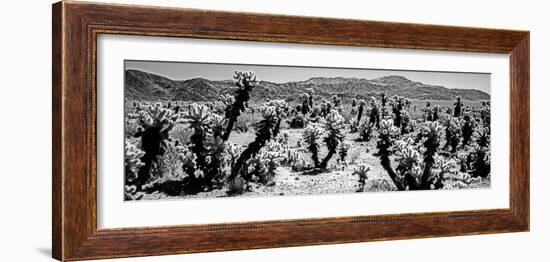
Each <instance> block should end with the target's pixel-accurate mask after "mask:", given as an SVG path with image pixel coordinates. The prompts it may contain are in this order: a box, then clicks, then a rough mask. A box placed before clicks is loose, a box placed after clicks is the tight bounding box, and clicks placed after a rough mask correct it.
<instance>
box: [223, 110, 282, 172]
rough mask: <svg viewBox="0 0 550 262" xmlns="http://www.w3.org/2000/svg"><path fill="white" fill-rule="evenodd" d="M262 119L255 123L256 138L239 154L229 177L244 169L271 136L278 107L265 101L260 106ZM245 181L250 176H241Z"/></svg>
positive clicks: (275, 122)
mask: <svg viewBox="0 0 550 262" xmlns="http://www.w3.org/2000/svg"><path fill="white" fill-rule="evenodd" d="M260 112H261V113H262V117H263V119H262V120H261V121H260V122H258V123H257V124H256V130H257V131H256V138H255V139H254V141H253V142H252V143H250V144H249V145H248V147H247V148H246V149H245V150H244V151H243V152H242V154H241V155H240V156H239V158H238V159H237V161H236V162H235V165H234V166H233V168H232V170H231V177H230V178H235V177H237V176H238V175H240V174H241V173H242V172H243V171H245V170H244V167H245V165H246V163H247V161H248V160H249V159H250V158H252V157H254V156H255V155H256V154H257V153H258V152H259V151H260V149H261V148H262V147H263V146H264V145H265V144H266V143H267V142H268V141H269V140H270V139H271V138H273V134H274V131H275V130H276V128H277V123H278V121H279V119H280V115H279V114H278V112H279V109H278V108H277V106H276V105H272V104H270V103H267V104H266V105H263V106H262V107H260ZM243 178H244V179H245V180H246V181H248V180H250V178H251V177H250V176H246V177H243Z"/></svg>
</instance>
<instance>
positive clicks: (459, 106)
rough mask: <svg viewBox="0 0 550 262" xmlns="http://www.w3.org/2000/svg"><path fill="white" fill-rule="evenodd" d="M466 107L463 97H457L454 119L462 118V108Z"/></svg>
mask: <svg viewBox="0 0 550 262" xmlns="http://www.w3.org/2000/svg"><path fill="white" fill-rule="evenodd" d="M463 106H464V103H463V102H462V97H461V96H456V102H455V103H454V113H453V116H454V117H461V116H462V107H463Z"/></svg>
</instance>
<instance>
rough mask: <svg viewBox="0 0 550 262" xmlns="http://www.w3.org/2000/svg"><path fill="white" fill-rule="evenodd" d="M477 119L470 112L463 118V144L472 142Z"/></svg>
mask: <svg viewBox="0 0 550 262" xmlns="http://www.w3.org/2000/svg"><path fill="white" fill-rule="evenodd" d="M475 125H476V123H475V121H474V120H473V118H472V117H471V116H470V115H469V114H465V115H464V118H463V120H462V146H463V147H465V146H467V145H468V144H470V141H471V140H472V135H473V134H474V128H475Z"/></svg>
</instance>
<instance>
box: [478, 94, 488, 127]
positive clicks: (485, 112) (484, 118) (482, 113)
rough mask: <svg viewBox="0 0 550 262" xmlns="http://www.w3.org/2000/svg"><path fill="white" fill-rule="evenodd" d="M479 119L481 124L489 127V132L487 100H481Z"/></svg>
mask: <svg viewBox="0 0 550 262" xmlns="http://www.w3.org/2000/svg"><path fill="white" fill-rule="evenodd" d="M479 114H480V117H481V120H482V121H483V126H484V127H485V128H489V132H491V129H490V127H491V104H490V103H489V102H488V101H487V102H481V109H480V111H479Z"/></svg>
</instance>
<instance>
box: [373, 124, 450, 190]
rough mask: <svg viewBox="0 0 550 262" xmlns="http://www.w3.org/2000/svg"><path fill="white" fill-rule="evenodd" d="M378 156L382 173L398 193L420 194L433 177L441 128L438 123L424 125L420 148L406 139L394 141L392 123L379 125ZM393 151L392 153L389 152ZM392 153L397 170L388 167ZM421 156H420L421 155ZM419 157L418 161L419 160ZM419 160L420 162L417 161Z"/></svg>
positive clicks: (431, 181) (395, 132)
mask: <svg viewBox="0 0 550 262" xmlns="http://www.w3.org/2000/svg"><path fill="white" fill-rule="evenodd" d="M379 131H380V134H379V140H378V153H377V155H378V156H379V157H380V163H381V165H382V167H383V168H384V169H385V170H386V172H387V173H388V175H389V176H390V178H391V179H392V181H393V182H394V184H395V186H396V187H397V189H398V190H421V189H430V188H432V187H433V184H434V183H435V182H436V181H434V179H435V177H434V176H433V175H432V173H433V171H432V169H433V168H434V163H435V156H436V153H437V149H438V147H439V145H440V140H441V135H442V127H441V125H440V124H439V123H438V122H428V123H427V124H426V126H425V127H424V128H423V130H422V133H423V142H422V146H423V147H422V148H419V147H417V146H415V142H414V141H413V140H412V139H410V138H408V139H405V140H399V141H397V140H396V137H397V136H398V133H399V131H398V129H397V128H396V127H395V126H394V125H393V121H392V120H382V122H381V123H380V130H379ZM392 149H393V150H392ZM392 151H395V155H396V158H395V160H396V161H397V162H398V163H399V164H398V166H397V168H395V169H394V168H393V167H392V166H391V161H390V158H389V156H390V155H391V154H392ZM421 152H422V153H421ZM421 155H422V157H421ZM421 158H422V159H421Z"/></svg>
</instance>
